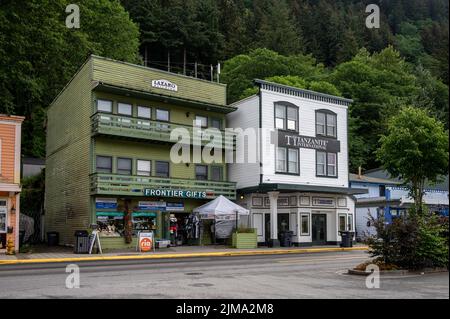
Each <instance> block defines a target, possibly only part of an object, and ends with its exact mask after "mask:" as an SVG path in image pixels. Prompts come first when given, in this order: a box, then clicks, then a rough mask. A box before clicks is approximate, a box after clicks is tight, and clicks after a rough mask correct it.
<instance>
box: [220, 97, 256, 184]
mask: <svg viewBox="0 0 450 319" xmlns="http://www.w3.org/2000/svg"><path fill="white" fill-rule="evenodd" d="M233 106H235V107H237V108H238V109H237V110H236V111H235V112H232V113H230V114H228V115H227V124H228V127H230V128H242V129H244V130H245V129H247V128H254V129H258V127H259V97H258V96H252V97H249V98H247V99H244V100H242V101H240V102H238V103H236V104H234V105H233ZM258 144H259V143H258ZM228 167H229V169H228V178H229V180H230V181H233V182H237V185H236V187H237V188H238V189H239V188H244V187H250V186H256V185H258V184H259V175H260V171H259V162H257V163H248V164H246V163H236V164H231V165H229V166H228Z"/></svg>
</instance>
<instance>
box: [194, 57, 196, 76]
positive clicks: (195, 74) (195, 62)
mask: <svg viewBox="0 0 450 319" xmlns="http://www.w3.org/2000/svg"><path fill="white" fill-rule="evenodd" d="M194 73H195V78H197V61H195V64H194Z"/></svg>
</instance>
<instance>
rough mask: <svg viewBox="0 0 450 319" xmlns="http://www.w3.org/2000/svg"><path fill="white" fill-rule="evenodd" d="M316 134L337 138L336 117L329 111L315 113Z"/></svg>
mask: <svg viewBox="0 0 450 319" xmlns="http://www.w3.org/2000/svg"><path fill="white" fill-rule="evenodd" d="M316 134H317V135H322V136H327V137H333V138H336V137H337V117H336V114H334V113H333V112H331V111H326V110H323V111H316Z"/></svg>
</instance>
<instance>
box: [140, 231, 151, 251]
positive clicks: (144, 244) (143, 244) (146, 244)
mask: <svg viewBox="0 0 450 319" xmlns="http://www.w3.org/2000/svg"><path fill="white" fill-rule="evenodd" d="M152 249H153V234H152V233H140V234H139V250H140V251H142V252H148V251H151V250H152Z"/></svg>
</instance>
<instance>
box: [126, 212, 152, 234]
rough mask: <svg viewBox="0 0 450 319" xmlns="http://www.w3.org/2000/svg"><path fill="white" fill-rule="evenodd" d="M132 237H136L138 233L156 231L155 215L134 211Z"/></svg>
mask: <svg viewBox="0 0 450 319" xmlns="http://www.w3.org/2000/svg"><path fill="white" fill-rule="evenodd" d="M131 216H132V222H133V235H134V236H137V234H138V232H140V231H142V232H144V231H151V230H153V231H154V230H156V213H153V212H145V211H135V212H133V213H132V215H131Z"/></svg>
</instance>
